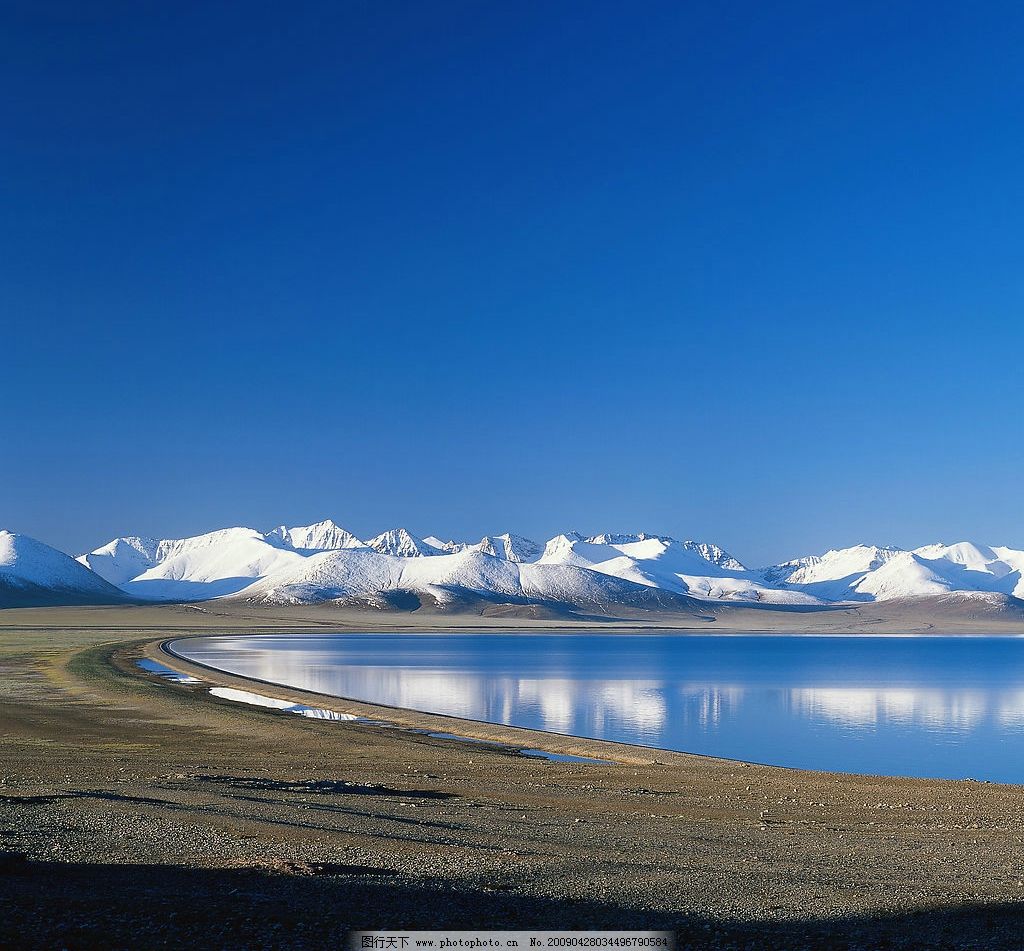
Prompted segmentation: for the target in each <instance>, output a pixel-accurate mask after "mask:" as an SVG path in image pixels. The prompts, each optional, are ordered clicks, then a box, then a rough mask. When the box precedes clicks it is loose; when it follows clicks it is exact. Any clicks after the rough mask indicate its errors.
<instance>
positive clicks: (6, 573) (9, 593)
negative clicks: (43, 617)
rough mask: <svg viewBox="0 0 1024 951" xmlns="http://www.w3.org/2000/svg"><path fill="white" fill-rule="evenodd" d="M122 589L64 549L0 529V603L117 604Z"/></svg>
mask: <svg viewBox="0 0 1024 951" xmlns="http://www.w3.org/2000/svg"><path fill="white" fill-rule="evenodd" d="M125 600H126V598H125V595H124V592H123V591H121V590H119V589H118V588H116V587H115V586H114V585H112V584H110V583H109V582H107V581H104V579H103V578H101V577H100V576H99V575H97V574H96V573H95V572H93V571H90V570H89V569H88V568H86V567H85V566H84V565H80V564H79V563H78V562H77V561H75V559H74V558H72V557H70V556H69V555H65V554H64V552H62V551H58V550H57V549H56V548H51V547H50V546H49V545H44V544H43V543H42V542H39V541H36V540H35V539H34V538H30V537H29V536H27V535H17V534H14V533H12V532H6V531H0V606H4V607H29V606H34V605H59V604H116V603H117V602H119V601H125Z"/></svg>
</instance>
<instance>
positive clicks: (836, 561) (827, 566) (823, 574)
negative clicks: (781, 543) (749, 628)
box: [762, 545, 904, 584]
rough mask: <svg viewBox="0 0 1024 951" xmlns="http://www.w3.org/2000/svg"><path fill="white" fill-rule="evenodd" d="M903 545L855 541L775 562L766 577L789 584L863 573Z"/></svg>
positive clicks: (836, 579)
mask: <svg viewBox="0 0 1024 951" xmlns="http://www.w3.org/2000/svg"><path fill="white" fill-rule="evenodd" d="M901 554H904V552H903V550H902V549H900V548H886V547H879V546H877V545H854V546H853V547H852V548H838V549H831V550H830V551H827V552H825V554H824V555H808V556H806V557H804V558H794V559H793V560H792V561H786V562H783V563H782V564H781V565H773V566H772V567H770V568H765V569H763V570H762V574H763V575H764V577H765V579H766V580H768V581H771V582H783V583H786V584H817V583H819V582H825V581H839V580H842V579H843V578H850V577H851V576H853V575H863V574H866V573H867V572H869V571H875V570H877V569H878V568H881V567H882V565H884V564H885V563H886V562H888V561H890V560H891V559H892V558H895V557H896V556H897V555H901Z"/></svg>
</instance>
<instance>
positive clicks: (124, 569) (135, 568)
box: [77, 535, 161, 587]
mask: <svg viewBox="0 0 1024 951" xmlns="http://www.w3.org/2000/svg"><path fill="white" fill-rule="evenodd" d="M160 545H161V542H158V541H156V540H155V539H152V538H144V537H139V536H136V535H131V536H128V537H127V538H115V539H114V540H113V541H112V542H109V543H108V544H106V545H104V546H103V547H102V548H97V549H96V551H92V552H89V553H88V554H85V555H79V556H78V559H77V560H78V561H79V562H80V563H81V564H83V565H85V567H86V568H89V569H91V570H92V571H94V572H96V574H98V575H99V576H100V577H101V578H103V579H104V580H105V581H109V582H110V583H111V584H112V585H117V586H118V587H120V586H121V585H123V584H124V583H125V582H127V581H131V579H132V578H134V577H136V576H137V575H140V574H142V572H144V571H146V570H147V569H149V568H152V567H153V566H154V565H155V564H156V563H157V551H158V549H159V547H160Z"/></svg>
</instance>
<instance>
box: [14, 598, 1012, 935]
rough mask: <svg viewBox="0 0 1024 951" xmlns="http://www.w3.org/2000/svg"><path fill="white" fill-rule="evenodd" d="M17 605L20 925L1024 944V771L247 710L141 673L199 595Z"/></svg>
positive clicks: (150, 931)
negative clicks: (45, 617)
mask: <svg viewBox="0 0 1024 951" xmlns="http://www.w3.org/2000/svg"><path fill="white" fill-rule="evenodd" d="M17 613H18V612H4V614H5V616H4V617H3V618H0V667H2V670H0V735H2V747H0V750H2V752H0V766H2V770H0V850H3V854H0V946H2V947H11V948H35V947H39V948H70V949H76V948H122V947H124V948H129V947H131V948H138V947H143V948H175V947H183V946H187V945H195V944H200V945H202V946H204V947H207V948H221V947H225V948H226V947H232V948H239V947H245V948H248V947H260V948H263V947H266V948H273V947H281V948H326V947H336V946H338V945H339V944H340V943H341V942H342V941H343V939H344V935H345V933H346V932H347V931H348V930H350V929H353V928H430V927H452V928H475V927H490V928H518V927H523V928H589V927H602V928H609V927H612V928H626V927H629V928H671V929H673V930H674V931H676V933H677V935H678V936H679V941H680V945H681V946H683V947H701V948H703V947H713V948H717V947H721V948H754V947H785V948H804V947H806V948H880V947H893V948H904V947H921V948H962V947H963V948H966V947H986V948H987V947H992V948H1020V947H1024V914H1022V910H1024V906H1022V905H1021V900H1022V898H1024V846H1022V839H1024V796H1022V794H1021V790H1020V788H1019V787H1013V786H998V785H990V784H985V783H973V782H950V781H926V780H900V779H883V778H873V777H856V776H840V775H830V774H822V773H811V772H801V771H794V770H784V769H775V768H770V767H759V766H749V765H744V764H739V763H732V762H726V761H720V760H713V759H708V758H704V757H693V756H684V755H679V754H668V753H665V754H661V753H657V754H653V753H649V752H646V751H642V750H637V749H634V748H631V747H621V746H617V745H615V744H597V743H575V744H574V743H570V742H569V741H564V742H563V743H562V747H563V748H562V749H560V751H562V752H568V751H570V749H569V748H568V747H569V746H571V747H572V750H571V751H576V752H582V753H584V754H590V755H599V756H605V757H608V758H610V759H613V760H616V761H615V762H609V763H599V764H575V763H556V762H548V761H544V760H538V759H534V758H529V757H523V756H520V755H518V754H516V753H515V752H514V751H511V750H509V749H507V748H504V747H497V746H487V745H480V744H470V743H461V742H453V741H447V740H438V739H432V738H430V737H427V736H424V735H421V734H418V733H414V732H411V731H410V730H408V729H385V728H381V727H371V726H366V725H362V724H358V723H350V722H330V721H326V722H325V721H316V720H308V719H305V718H302V717H298V716H295V715H293V714H287V713H278V712H274V711H269V710H264V709H257V708H249V707H246V706H244V705H240V704H236V703H231V702H229V701H222V700H217V699H215V698H211V697H210V696H209V695H208V693H207V692H206V688H205V687H203V686H199V687H185V686H178V685H172V684H169V683H167V682H166V681H164V680H161V679H160V678H158V677H156V676H153V675H148V674H145V673H143V672H142V671H141V670H139V669H138V667H137V666H136V663H135V661H136V659H137V658H139V657H141V656H143V655H144V654H147V653H149V654H152V652H153V649H154V645H157V644H158V643H159V642H160V641H161V640H162V639H163V635H166V636H172V635H173V634H174V633H175V630H174V628H175V627H176V628H178V629H179V630H180V629H181V627H182V625H184V624H185V623H186V622H187V617H186V616H184V615H179V616H177V617H176V618H174V619H173V621H174V623H173V624H170V623H168V624H167V629H166V630H156V629H154V630H152V631H148V632H146V636H144V637H141V636H140V632H139V631H138V630H132V629H130V627H128V626H126V627H125V628H122V629H116V628H114V627H109V628H97V627H96V626H86V625H83V624H82V623H81V621H80V619H79V618H77V617H76V616H74V615H69V616H68V617H67V620H66V623H64V624H54V623H50V624H47V625H35V626H31V627H29V626H19V625H18V623H17V618H16V617H15V618H14V619H12V618H11V615H17ZM385 622H386V619H384V620H383V622H382V621H380V620H378V622H377V623H378V624H381V623H385ZM352 623H354V624H355V623H358V626H359V627H360V628H361V629H365V628H366V626H367V622H366V619H365V618H360V619H358V621H353V622H352ZM337 626H338V627H339V628H340V627H341V625H340V624H339V625H337ZM434 626H436V620H435V622H434ZM179 666H187V665H179ZM201 676H205V677H207V679H208V680H209V681H210V682H212V681H213V680H214V679H215V678H213V677H212V676H210V675H208V674H206V673H201ZM216 679H217V681H218V682H220V683H224V684H229V685H235V686H237V685H238V681H237V679H235V678H228V677H223V678H216ZM259 692H261V693H267V692H268V691H267V690H264V689H262V688H260V689H259ZM286 695H287V696H289V697H293V698H294V699H297V700H301V701H302V702H308V700H309V696H308V695H305V696H304V695H301V694H296V693H295V692H289V693H287V694H286ZM320 699H321V700H322V698H320ZM319 705H321V706H323V705H326V704H325V703H323V702H321V703H320V704H319ZM335 706H336V708H337V709H343V710H346V711H350V712H365V713H367V714H371V715H374V714H376V715H379V714H380V710H379V709H376V710H375V709H373V708H366V707H364V706H362V705H358V704H347V703H346V702H344V701H338V702H337V704H336V705H335ZM391 713H392V714H393V716H392V719H394V720H398V721H401V722H402V723H403V725H404V726H407V727H408V726H415V727H424V726H433V727H434V728H441V729H447V730H448V731H451V732H458V733H460V734H466V735H478V736H487V737H490V738H492V739H500V740H504V741H507V742H513V743H520V744H521V745H527V746H536V745H538V737H537V734H532V735H530V734H522V733H520V732H519V731H512V730H503V729H500V728H493V727H491V728H487V727H482V726H480V725H478V724H469V723H457V724H456V726H457V727H458V728H457V729H453V723H452V721H450V720H448V721H444V722H443V725H441V726H439V725H438V722H439V721H437V720H436V718H434V719H432V718H424V717H417V716H415V715H412V714H410V715H407V716H403V715H400V714H395V713H394V711H391ZM549 739H550V738H549ZM540 742H543V740H541V741H540ZM552 742H554V741H552ZM549 746H550V743H549ZM554 746H556V747H557V746H558V743H557V742H554ZM655 755H656V756H657V759H656V760H655V759H652V758H651V757H652V756H655Z"/></svg>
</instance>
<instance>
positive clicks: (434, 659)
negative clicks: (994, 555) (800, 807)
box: [181, 635, 1024, 782]
mask: <svg viewBox="0 0 1024 951" xmlns="http://www.w3.org/2000/svg"><path fill="white" fill-rule="evenodd" d="M181 649H182V650H183V652H185V653H187V654H188V655H189V656H191V657H194V658H195V659H196V660H199V661H201V662H203V663H207V664H210V665H212V666H216V667H220V668H222V669H225V670H230V671H232V672H234V673H238V674H242V675H245V676H250V677H255V678H258V679H261V680H268V681H271V682H274V683H281V684H287V685H292V686H296V687H302V688H304V689H310V690H314V691H317V692H320V693H326V694H332V695H335V696H342V697H353V698H358V699H364V700H369V701H372V702H374V703H380V704H386V705H390V706H398V707H411V708H414V709H419V710H427V711H431V712H436V713H445V714H450V715H454V716H460V717H467V718H471V719H480V720H488V721H493V722H498V723H509V724H515V725H518V726H525V727H530V728H534V729H542V730H548V731H553V732H557V733H570V734H575V735H580V736H591V737H597V738H607V739H614V740H621V741H624V742H633V743H643V744H645V745H649V746H657V747H661V748H666V749H676V750H686V751H691V752H698V753H707V754H711V755H718V756H725V757H733V758H738V759H746V760H753V761H759V762H771V763H778V764H782V765H790V766H802V767H807V768H819V769H835V770H849V771H855V772H876V773H903V774H911V775H928V776H974V777H976V778H986V779H997V780H1002V781H1011V782H1017V781H1024V765H1018V764H1024V756H1021V755H1020V754H1022V753H1024V643H1022V642H1020V641H1017V640H1008V639H1001V638H970V639H955V638H928V639H919V640H912V639H898V640H893V639H886V638H856V639H854V638H844V639H836V638H814V637H812V638H808V637H801V638H753V637H750V638H719V637H692V636H629V635H618V636H616V635H528V636H524V635H514V636H513V635H448V636H434V635H431V636H422V635H404V636H398V635H332V636H323V635H319V636H313V637H311V636H305V635H302V636H299V635H290V636H273V637H254V638H247V637H219V638H196V639H191V640H189V641H188V642H187V645H186V646H182V648H181Z"/></svg>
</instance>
